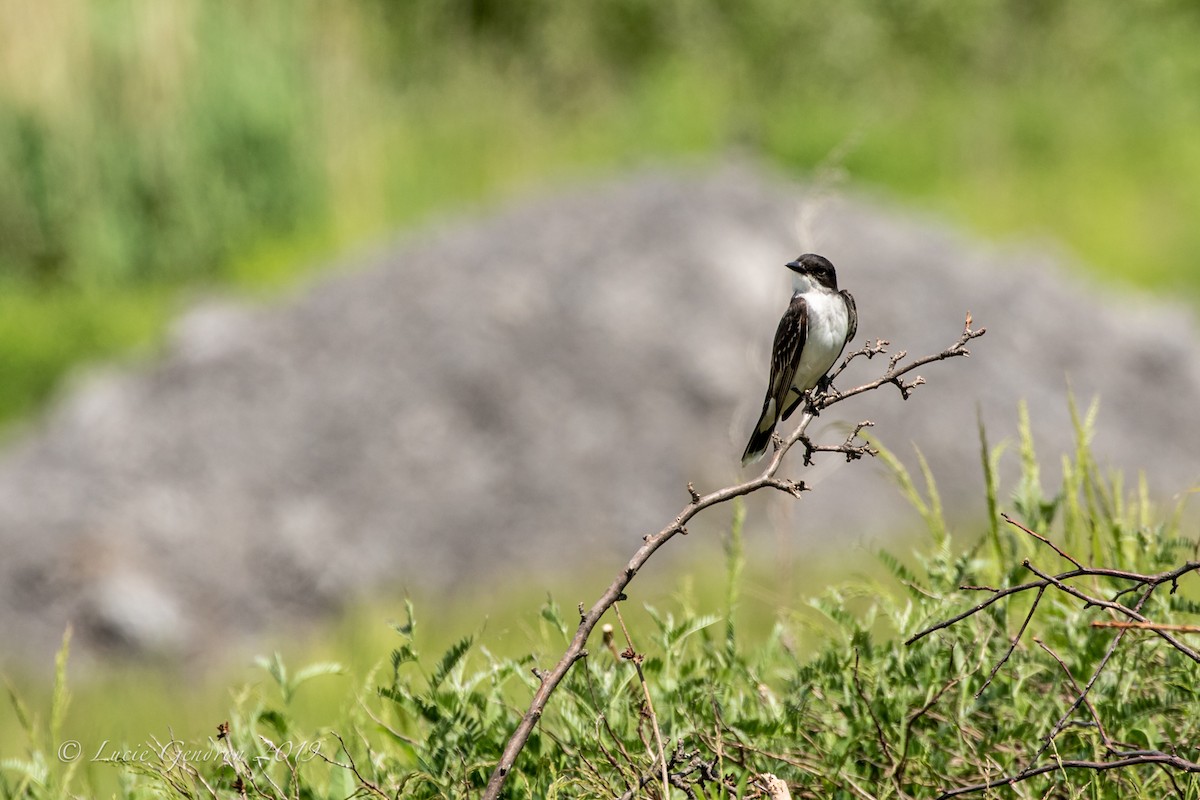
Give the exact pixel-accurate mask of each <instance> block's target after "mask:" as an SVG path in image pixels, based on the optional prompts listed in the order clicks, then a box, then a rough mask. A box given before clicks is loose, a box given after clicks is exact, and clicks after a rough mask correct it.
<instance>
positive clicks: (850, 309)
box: [838, 289, 858, 349]
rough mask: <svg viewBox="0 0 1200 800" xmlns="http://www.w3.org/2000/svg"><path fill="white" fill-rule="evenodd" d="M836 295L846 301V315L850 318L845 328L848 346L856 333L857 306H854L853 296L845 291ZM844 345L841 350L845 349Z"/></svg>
mask: <svg viewBox="0 0 1200 800" xmlns="http://www.w3.org/2000/svg"><path fill="white" fill-rule="evenodd" d="M838 294H840V295H841V296H842V299H844V300H845V301H846V313H847V314H848V315H849V317H850V324H849V325H847V326H846V344H849V343H850V340H851V339H853V338H854V334H856V333H858V306H856V305H855V304H854V295H852V294H850V293H849V292H847V291H846V290H845V289H842V291H840V292H838ZM846 344H843V345H842V348H843V349H845V347H846Z"/></svg>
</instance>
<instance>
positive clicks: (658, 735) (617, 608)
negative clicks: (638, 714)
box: [613, 603, 671, 800]
mask: <svg viewBox="0 0 1200 800" xmlns="http://www.w3.org/2000/svg"><path fill="white" fill-rule="evenodd" d="M613 612H614V613H616V615H617V622H619V623H621V632H622V633H624V634H625V644H627V645H629V649H628V650H626V651H625V652H624V653H622V654H621V656H622V657H623V658H625V659H626V660H628V661H631V662H632V663H633V668H634V669H636V670H637V676H638V682H639V683H641V684H642V694H643V695H645V697H646V710H647V711H648V712H649V713H650V724H651V726H653V728H654V741H655V743H656V744H657V745H658V761H659V763H660V764H662V782H663V798H664V800H665V799H666V798H669V797H670V796H671V777H670V775H669V769H668V765H667V751H666V749H664V748H663V740H662V730H660V729H659V727H658V715H657V714H655V713H654V701H653V700H651V699H650V687H649V686H648V685H647V684H646V674H645V673H644V672H642V660H643V659H644V658H645V657H644V656H643V655H642V654H641V653H639V652H638V651H637V650H635V649H634V647H633V639H631V638H630V637H629V628H626V627H625V618H624V617H623V616H621V604H620V603H613Z"/></svg>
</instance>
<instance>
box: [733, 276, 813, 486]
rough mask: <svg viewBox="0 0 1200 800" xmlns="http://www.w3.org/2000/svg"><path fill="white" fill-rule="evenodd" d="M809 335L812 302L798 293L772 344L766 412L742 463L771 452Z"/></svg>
mask: <svg viewBox="0 0 1200 800" xmlns="http://www.w3.org/2000/svg"><path fill="white" fill-rule="evenodd" d="M807 338H808V303H806V302H804V298H803V297H801V296H800V295H794V296H793V297H792V302H791V305H789V306H788V308H787V311H785V312H783V319H781V320H779V328H778V329H777V330H776V331H775V343H774V344H773V345H772V347H771V380H770V383H769V384H768V386H767V396H766V398H764V399H763V407H762V414H761V415H760V416H759V418H758V424H757V425H755V426H754V432H753V433H752V434H750V442H749V443H748V444H747V445H746V452H744V453H742V466H746V465H747V464H749V463H751V462H753V461H757V460H758V459H759V458H761V457H762V454H763V453H765V452H766V451H767V447H768V446H769V445H770V443H771V435H772V433H773V432H774V430H775V423H776V422H778V421H779V412H780V410H782V408H783V403H784V401H785V400H786V399H787V396H788V391H789V390H790V389H791V386H792V379H793V378H795V376H796V367H797V366H798V365H799V364H800V351H801V350H803V349H804V340H805V339H807Z"/></svg>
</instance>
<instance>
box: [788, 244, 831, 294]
mask: <svg viewBox="0 0 1200 800" xmlns="http://www.w3.org/2000/svg"><path fill="white" fill-rule="evenodd" d="M787 268H788V269H790V270H792V271H793V272H797V273H799V274H801V275H806V276H808V278H809V280H811V281H812V282H813V283H819V284H821V285H822V286H824V287H825V288H827V289H832V290H834V291H837V270H835V269H834V268H833V264H832V263H831V262H830V261H829V259H828V258H825V256H819V255H817V254H816V253H805V254H804V255H802V256H800V257H799V258H797V259H796V260H795V261H789V262H788V263H787Z"/></svg>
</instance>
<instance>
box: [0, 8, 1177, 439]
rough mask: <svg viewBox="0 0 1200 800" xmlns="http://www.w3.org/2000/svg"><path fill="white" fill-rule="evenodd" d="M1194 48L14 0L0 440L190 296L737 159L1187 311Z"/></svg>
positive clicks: (1005, 11) (842, 18) (6, 88)
mask: <svg viewBox="0 0 1200 800" xmlns="http://www.w3.org/2000/svg"><path fill="white" fill-rule="evenodd" d="M1198 36H1200V15H1198V14H1197V13H1196V12H1195V9H1194V8H1193V7H1192V6H1191V5H1190V4H1188V3H1181V2H1177V1H1175V0H1152V2H1147V3H1141V4H1137V5H1131V4H1109V5H1106V6H1105V7H1103V8H1097V7H1096V6H1095V4H1093V3H1090V2H1086V0H1050V1H1049V2H1039V3H1028V2H1018V0H964V2H959V3H953V4H947V3H930V2H912V3H905V4H899V5H889V4H883V3H878V2H875V0H849V1H848V2H844V3H837V4H815V3H799V4H797V3H794V2H791V0H752V2H748V3H741V4H736V5H734V4H730V3H727V2H724V0H670V1H669V2H651V0H619V1H618V2H614V3H608V4H604V5H603V6H590V5H588V4H558V3H551V2H548V1H547V0H529V2H525V3H499V2H494V0H451V1H450V2H444V3H434V2H416V3H403V4H396V3H391V2H386V1H385V0H347V2H343V3H337V4H332V5H331V4H328V3H318V2H315V1H314V0H298V1H296V0H263V2H258V3H255V4H254V5H253V6H245V5H244V4H239V3H234V2H228V0H180V1H179V2H174V3H170V4H166V5H164V4H161V3H156V2H151V1H150V0H124V2H115V3H114V2H107V0H80V2H76V3H72V4H67V5H64V7H63V8H62V9H61V10H60V12H59V13H56V14H52V15H47V14H43V13H41V9H40V6H39V4H38V3H35V2H33V0H3V2H0V52H4V53H6V58H5V59H3V60H0V276H2V277H3V286H4V290H5V296H6V297H7V298H9V300H8V304H9V305H10V306H12V305H15V306H17V307H19V309H20V310H19V311H18V312H14V313H15V314H17V315H18V316H22V318H28V317H29V316H34V317H36V318H37V321H36V323H35V325H34V327H33V329H32V330H30V332H29V335H28V336H26V335H24V333H23V331H24V330H25V329H24V328H18V327H16V326H15V325H13V327H11V328H7V329H6V332H7V333H10V334H11V335H7V336H4V337H0V363H3V365H4V366H5V367H8V368H11V371H8V370H6V372H5V373H4V374H5V380H4V381H3V385H4V389H3V392H2V393H0V420H3V419H12V418H14V417H16V416H19V415H21V414H25V413H28V411H29V410H30V409H33V408H36V407H38V405H39V404H40V403H42V402H43V401H44V400H45V398H46V397H47V396H48V394H49V392H51V391H52V388H53V387H54V386H55V385H56V383H57V381H58V380H59V377H60V376H61V375H62V374H63V373H64V372H65V371H67V370H68V369H69V368H70V366H71V365H72V364H74V363H77V362H78V361H81V360H87V359H91V358H97V357H110V356H112V355H115V354H120V353H123V352H125V351H127V350H128V348H129V347H130V346H131V344H132V343H135V342H139V343H151V344H152V343H153V342H154V341H155V336H156V335H157V332H158V331H161V325H162V321H163V320H164V319H166V318H167V317H169V316H170V313H171V312H172V311H174V310H175V307H176V303H177V302H178V300H177V299H176V298H178V297H179V296H180V292H187V291H189V290H190V287H195V286H197V285H198V286H200V287H202V288H204V289H207V288H210V287H213V286H216V287H224V288H230V289H233V290H235V291H236V290H252V291H260V290H270V289H273V288H275V287H278V286H282V285H286V284H288V283H289V282H291V281H293V280H295V279H296V277H297V276H299V275H303V274H306V273H308V272H310V271H311V270H312V269H314V268H316V267H317V266H318V265H319V264H320V263H321V262H325V261H330V260H333V259H334V257H335V256H336V255H337V254H338V253H341V252H343V251H345V250H346V249H348V248H351V247H353V246H355V245H356V243H359V242H361V241H363V240H364V239H373V238H377V237H382V236H384V235H386V234H387V233H388V232H390V231H393V230H395V229H396V228H399V227H406V226H415V225H419V224H420V223H421V222H422V221H424V220H426V219H428V218H430V217H431V216H434V215H442V214H445V213H447V212H448V211H452V210H455V209H460V208H462V207H464V206H467V207H471V206H479V205H481V204H482V205H487V204H494V203H500V202H503V201H504V200H505V199H507V198H510V197H512V196H514V195H516V194H519V193H521V192H525V191H528V190H530V189H531V187H536V186H545V185H558V184H562V183H567V182H574V181H578V180H586V179H590V178H593V177H595V176H599V175H603V174H608V173H611V172H613V171H615V170H622V169H628V168H633V167H636V166H637V165H639V164H644V163H646V162H648V161H649V162H663V161H666V162H672V161H679V160H685V161H688V162H689V163H694V162H695V161H707V160H714V159H719V158H721V157H723V156H724V155H725V154H726V153H728V152H730V151H735V152H739V153H747V152H748V153H751V154H754V155H756V156H758V157H761V158H762V159H764V160H765V161H767V162H768V163H772V164H775V165H777V166H778V167H779V168H780V169H781V170H783V171H785V172H787V173H789V174H793V175H796V176H805V175H807V174H809V173H810V172H811V171H812V170H813V169H814V168H815V167H816V166H817V165H819V164H822V163H824V162H825V161H826V159H827V158H828V157H829V155H830V153H831V152H839V153H842V157H841V158H840V159H839V161H840V163H841V165H842V166H844V167H845V169H846V171H847V172H848V174H849V175H850V177H851V178H852V179H853V180H854V181H858V182H862V183H866V184H873V185H878V186H881V187H884V188H885V189H886V190H888V191H890V192H893V193H895V194H896V195H898V196H900V197H902V198H908V199H909V200H910V201H911V202H913V203H915V204H917V205H920V206H924V207H926V208H929V209H932V210H935V211H936V212H938V213H939V214H941V215H943V216H946V217H948V218H949V219H951V220H954V221H957V222H960V223H962V224H964V225H965V226H967V227H969V228H972V229H974V230H976V231H979V232H981V233H983V234H985V235H988V236H997V237H1004V236H1013V235H1016V236H1025V235H1035V236H1049V237H1052V238H1054V239H1057V240H1060V241H1062V242H1064V243H1065V244H1066V245H1067V246H1068V247H1069V248H1071V249H1072V250H1074V251H1075V252H1077V253H1078V254H1079V255H1080V256H1082V257H1083V259H1085V261H1086V262H1087V263H1088V264H1089V265H1091V266H1092V267H1094V268H1095V269H1096V270H1097V271H1098V273H1099V274H1101V275H1104V276H1106V277H1108V278H1112V279H1118V280H1124V281H1129V282H1132V283H1136V284H1140V285H1146V286H1153V287H1158V288H1160V289H1162V290H1164V291H1182V292H1184V293H1185V294H1186V296H1189V297H1191V298H1195V297H1196V296H1197V293H1198V290H1200V268H1198V267H1197V265H1198V264H1200V229H1198V228H1197V226H1195V225H1194V224H1193V221H1194V220H1195V219H1197V218H1198V217H1200V195H1197V193H1196V192H1194V191H1192V189H1193V187H1194V186H1195V185H1197V183H1198V182H1200V142H1198V141H1197V138H1196V137H1195V135H1194V131H1195V130H1197V128H1198V127H1200V97H1198V96H1197V94H1196V92H1195V91H1194V87H1195V86H1196V85H1197V84H1198V82H1200V55H1197V50H1196V48H1195V47H1194V42H1195V41H1196V39H1197V37H1198ZM185 296H186V295H185ZM130 317H131V318H132V320H131V319H127V318H130ZM79 318H82V320H80V319H79ZM0 324H3V323H2V321H0ZM10 324H11V323H10ZM81 329H86V330H85V332H84V333H83V334H80V333H79V331H80V330H81ZM56 331H62V332H63V335H62V337H61V338H62V340H63V341H62V342H60V343H56V344H53V345H50V344H47V342H46V337H47V335H52V334H53V333H54V332H56Z"/></svg>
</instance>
